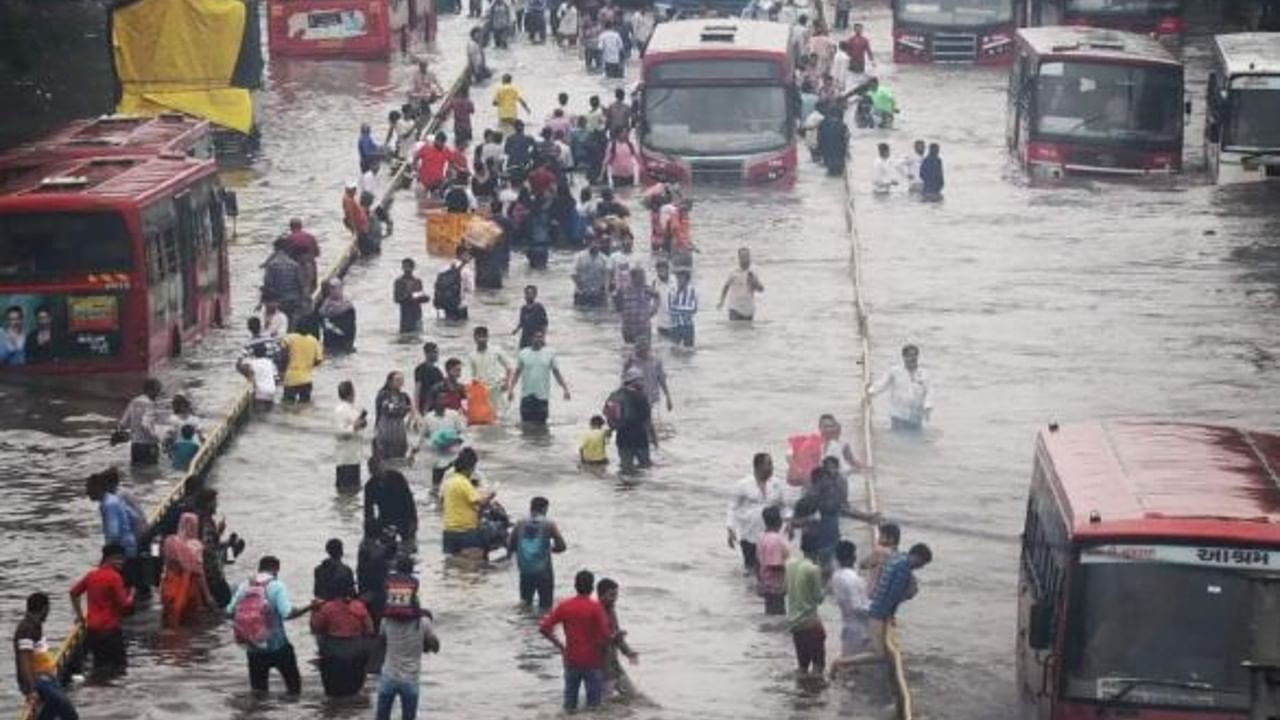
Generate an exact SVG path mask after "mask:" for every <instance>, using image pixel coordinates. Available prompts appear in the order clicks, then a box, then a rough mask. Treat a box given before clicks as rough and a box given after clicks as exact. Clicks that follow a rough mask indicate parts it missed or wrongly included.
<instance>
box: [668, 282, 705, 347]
mask: <svg viewBox="0 0 1280 720" xmlns="http://www.w3.org/2000/svg"><path fill="white" fill-rule="evenodd" d="M689 276H690V271H689V268H687V267H679V268H676V286H675V289H673V290H672V291H671V295H670V297H669V299H668V302H667V307H668V309H669V310H670V312H671V341H672V342H674V343H676V344H678V345H683V346H685V347H687V348H691V347H693V316H694V315H696V314H697V313H698V293H697V291H696V290H694V289H693V284H692V283H690V282H689Z"/></svg>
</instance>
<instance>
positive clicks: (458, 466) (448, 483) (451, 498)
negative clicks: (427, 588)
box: [440, 447, 494, 558]
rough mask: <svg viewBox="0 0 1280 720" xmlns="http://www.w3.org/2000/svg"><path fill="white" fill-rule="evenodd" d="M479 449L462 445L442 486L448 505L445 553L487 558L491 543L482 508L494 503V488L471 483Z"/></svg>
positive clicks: (445, 502)
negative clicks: (488, 488)
mask: <svg viewBox="0 0 1280 720" xmlns="http://www.w3.org/2000/svg"><path fill="white" fill-rule="evenodd" d="M477 462H478V458H477V457H476V451H475V450H472V449H471V448H469V447H467V448H462V451H461V452H459V453H458V458H457V459H456V460H454V461H453V472H450V473H449V474H448V475H446V476H445V478H444V484H443V485H441V486H440V502H441V504H442V505H443V506H444V513H443V514H444V538H443V539H444V553H445V554H446V555H467V556H474V557H479V558H484V557H486V556H487V555H488V547H487V545H488V543H487V542H486V541H485V536H484V531H483V530H482V529H481V527H480V511H481V510H483V509H484V508H485V506H486V505H488V504H489V503H491V502H493V495H494V494H493V492H492V491H481V490H480V489H479V488H477V487H476V486H475V485H474V484H473V483H472V482H471V475H472V473H474V472H475V469H476V463H477Z"/></svg>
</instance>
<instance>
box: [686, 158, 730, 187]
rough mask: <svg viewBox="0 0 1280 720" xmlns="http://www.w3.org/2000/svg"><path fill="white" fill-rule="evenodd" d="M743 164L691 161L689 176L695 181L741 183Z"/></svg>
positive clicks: (726, 161)
mask: <svg viewBox="0 0 1280 720" xmlns="http://www.w3.org/2000/svg"><path fill="white" fill-rule="evenodd" d="M742 170H743V163H742V161H741V160H712V159H703V160H691V161H689V174H690V175H691V176H692V178H693V180H695V181H697V180H702V181H704V182H705V181H712V182H714V181H717V180H718V181H722V182H724V181H735V182H736V181H741V180H742Z"/></svg>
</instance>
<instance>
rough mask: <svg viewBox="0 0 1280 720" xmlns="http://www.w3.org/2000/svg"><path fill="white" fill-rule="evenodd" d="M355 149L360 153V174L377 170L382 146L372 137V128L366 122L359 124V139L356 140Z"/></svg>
mask: <svg viewBox="0 0 1280 720" xmlns="http://www.w3.org/2000/svg"><path fill="white" fill-rule="evenodd" d="M356 151H357V152H359V153H360V174H361V175H363V174H365V173H367V172H369V171H371V170H372V171H373V172H377V171H378V163H379V161H381V160H382V148H380V147H378V142H377V141H376V140H374V139H373V129H372V128H370V127H369V124H368V123H364V124H362V125H361V126H360V140H358V141H357V142H356Z"/></svg>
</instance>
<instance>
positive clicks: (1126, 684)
mask: <svg viewBox="0 0 1280 720" xmlns="http://www.w3.org/2000/svg"><path fill="white" fill-rule="evenodd" d="M1114 680H1115V681H1116V682H1119V683H1123V685H1122V686H1121V687H1120V690H1119V692H1117V693H1115V694H1114V695H1112V696H1111V697H1107V698H1100V699H1101V700H1102V702H1103V703H1104V704H1110V703H1118V702H1120V701H1121V700H1124V699H1125V698H1126V697H1128V695H1129V693H1131V692H1133V691H1134V690H1135V689H1137V688H1138V687H1141V686H1143V685H1153V686H1155V687H1166V688H1179V689H1182V690H1200V691H1208V692H1214V693H1230V692H1233V691H1232V690H1228V689H1225V688H1219V687H1215V686H1213V685H1211V684H1209V683H1205V682H1194V681H1191V680H1162V679H1160V678H1114Z"/></svg>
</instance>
